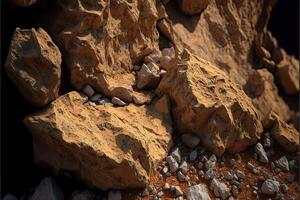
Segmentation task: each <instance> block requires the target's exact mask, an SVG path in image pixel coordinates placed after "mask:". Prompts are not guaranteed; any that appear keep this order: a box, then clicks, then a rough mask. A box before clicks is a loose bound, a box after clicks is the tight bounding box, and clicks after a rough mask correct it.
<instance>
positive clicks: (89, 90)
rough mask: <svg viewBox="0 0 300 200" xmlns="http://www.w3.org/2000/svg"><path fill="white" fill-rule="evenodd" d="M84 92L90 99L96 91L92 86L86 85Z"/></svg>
mask: <svg viewBox="0 0 300 200" xmlns="http://www.w3.org/2000/svg"><path fill="white" fill-rule="evenodd" d="M82 92H83V93H84V94H85V95H86V96H88V97H92V96H93V95H94V94H95V90H94V89H93V88H92V87H91V86H90V85H85V86H84V87H83V88H82Z"/></svg>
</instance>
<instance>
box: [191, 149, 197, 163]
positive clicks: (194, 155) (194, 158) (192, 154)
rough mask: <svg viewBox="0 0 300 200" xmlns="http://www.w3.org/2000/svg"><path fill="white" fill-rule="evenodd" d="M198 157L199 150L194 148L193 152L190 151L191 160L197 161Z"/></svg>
mask: <svg viewBox="0 0 300 200" xmlns="http://www.w3.org/2000/svg"><path fill="white" fill-rule="evenodd" d="M197 157H198V151H197V150H193V151H192V152H191V153H190V160H191V161H195V160H196V159H197Z"/></svg>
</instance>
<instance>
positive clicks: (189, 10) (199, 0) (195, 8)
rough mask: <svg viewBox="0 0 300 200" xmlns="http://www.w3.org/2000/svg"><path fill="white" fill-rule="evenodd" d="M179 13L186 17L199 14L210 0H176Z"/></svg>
mask: <svg viewBox="0 0 300 200" xmlns="http://www.w3.org/2000/svg"><path fill="white" fill-rule="evenodd" d="M176 2H177V3H178V5H179V8H180V9H181V11H182V12H183V13H185V14H187V15H194V14H199V13H201V12H202V11H203V10H204V9H205V8H206V7H207V5H208V4H209V2H210V0H193V1H190V0H177V1H176Z"/></svg>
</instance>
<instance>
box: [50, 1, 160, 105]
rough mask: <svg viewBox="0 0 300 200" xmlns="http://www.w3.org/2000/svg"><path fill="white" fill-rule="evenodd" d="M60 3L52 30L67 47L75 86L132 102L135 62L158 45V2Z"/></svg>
mask: <svg viewBox="0 0 300 200" xmlns="http://www.w3.org/2000/svg"><path fill="white" fill-rule="evenodd" d="M57 2H58V3H57V6H54V9H53V12H55V13H54V14H53V15H54V18H51V19H50V24H49V29H50V30H51V32H52V34H53V37H54V38H55V40H56V41H57V42H58V44H60V45H61V47H62V49H63V52H64V56H65V60H66V63H67V67H68V71H69V72H70V80H71V84H72V85H73V86H74V87H75V88H76V89H78V90H80V89H82V87H84V85H86V84H89V85H91V86H92V87H93V88H94V89H96V91H97V92H100V93H104V94H105V95H106V96H109V97H114V96H115V97H118V98H120V99H122V100H123V101H127V102H130V101H132V86H133V85H134V81H135V77H134V74H133V73H132V69H133V66H134V65H136V64H141V63H142V60H143V58H144V56H145V55H148V54H149V53H151V51H152V50H153V49H158V39H159V34H158V31H157V30H156V23H157V20H158V13H157V9H156V1H155V0H137V1H122V0H114V1H107V0H95V1H86V0H79V1H74V0H66V1H57Z"/></svg>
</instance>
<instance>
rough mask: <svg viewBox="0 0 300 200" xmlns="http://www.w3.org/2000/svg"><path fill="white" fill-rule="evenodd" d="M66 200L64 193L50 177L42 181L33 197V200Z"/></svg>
mask: <svg viewBox="0 0 300 200" xmlns="http://www.w3.org/2000/svg"><path fill="white" fill-rule="evenodd" d="M64 198H65V197H64V193H63V192H62V190H61V189H60V188H59V186H58V185H57V184H56V183H55V181H54V180H53V179H52V178H50V177H47V178H44V179H43V180H42V181H41V183H40V184H39V185H38V186H37V187H36V189H35V192H34V193H33V195H32V197H31V199H32V200H40V199H45V200H63V199H64Z"/></svg>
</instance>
